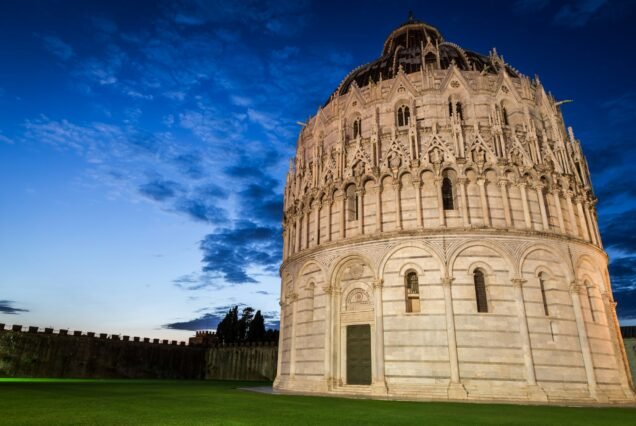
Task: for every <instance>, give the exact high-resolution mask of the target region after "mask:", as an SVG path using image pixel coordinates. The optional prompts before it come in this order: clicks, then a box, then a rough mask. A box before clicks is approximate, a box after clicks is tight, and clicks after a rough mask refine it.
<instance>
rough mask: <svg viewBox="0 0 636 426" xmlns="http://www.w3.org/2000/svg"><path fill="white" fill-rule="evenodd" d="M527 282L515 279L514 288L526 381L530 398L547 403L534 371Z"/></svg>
mask: <svg viewBox="0 0 636 426" xmlns="http://www.w3.org/2000/svg"><path fill="white" fill-rule="evenodd" d="M525 283H526V280H524V279H521V278H513V279H512V286H513V287H514V290H515V302H516V304H517V314H518V316H519V335H520V336H521V347H522V349H523V361H524V364H525V367H526V380H527V381H528V396H529V397H530V398H531V399H533V400H540V401H547V400H548V397H547V396H546V394H545V392H544V391H543V389H541V387H539V386H538V385H537V378H536V375H535V371H534V359H533V356H532V343H531V342H530V331H529V329H528V317H527V315H526V303H525V301H524V298H523V285H524V284H525Z"/></svg>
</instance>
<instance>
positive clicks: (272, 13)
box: [166, 0, 307, 35]
mask: <svg viewBox="0 0 636 426" xmlns="http://www.w3.org/2000/svg"><path fill="white" fill-rule="evenodd" d="M306 6H307V2H306V1H303V0H277V1H262V0H247V1H242V2H236V3H234V2H227V1H222V0H190V1H181V2H177V3H174V4H170V5H169V6H168V7H167V8H166V13H167V15H168V16H170V17H171V18H172V19H173V20H174V22H176V23H177V24H179V25H184V26H194V27H197V26H202V25H206V24H217V25H218V24H225V25H228V24H240V25H241V27H243V28H247V29H248V30H252V31H254V32H257V33H258V32H262V31H265V32H268V33H273V34H278V35H292V34H295V33H296V32H297V31H298V30H300V28H302V27H303V26H304V24H305V18H304V15H303V14H302V12H303V10H304V9H305V8H306Z"/></svg>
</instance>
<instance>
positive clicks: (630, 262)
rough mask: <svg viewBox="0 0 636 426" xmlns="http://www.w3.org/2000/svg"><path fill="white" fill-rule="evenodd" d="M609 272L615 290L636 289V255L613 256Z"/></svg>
mask: <svg viewBox="0 0 636 426" xmlns="http://www.w3.org/2000/svg"><path fill="white" fill-rule="evenodd" d="M609 272H610V276H611V277H612V289H613V290H614V291H619V292H625V291H636V255H630V256H625V257H618V258H613V259H612V260H611V262H610V264H609Z"/></svg>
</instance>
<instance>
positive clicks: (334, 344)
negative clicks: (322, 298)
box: [330, 287, 344, 387]
mask: <svg viewBox="0 0 636 426" xmlns="http://www.w3.org/2000/svg"><path fill="white" fill-rule="evenodd" d="M341 296H342V289H340V288H338V287H336V288H334V289H333V296H332V302H331V303H332V309H331V312H333V313H332V314H331V315H332V324H331V333H332V334H331V335H332V338H331V354H330V357H331V362H332V370H331V373H332V386H334V387H335V386H342V384H343V383H342V359H341V358H342V355H341V354H342V352H343V351H344V349H343V348H341V347H340V343H341V336H342V330H341V327H340V315H339V314H340V298H341ZM339 355H340V356H339Z"/></svg>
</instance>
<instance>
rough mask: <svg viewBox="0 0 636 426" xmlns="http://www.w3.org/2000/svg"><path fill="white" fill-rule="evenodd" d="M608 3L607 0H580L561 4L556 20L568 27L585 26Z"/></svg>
mask: <svg viewBox="0 0 636 426" xmlns="http://www.w3.org/2000/svg"><path fill="white" fill-rule="evenodd" d="M606 3H607V0H578V1H574V2H570V3H566V4H564V5H562V6H561V8H560V9H559V11H558V12H557V13H556V15H554V19H553V20H554V22H555V23H557V24H560V25H563V26H566V27H572V28H578V27H584V26H585V25H587V23H588V22H589V21H590V20H591V19H592V18H593V17H594V16H595V15H596V14H597V13H598V12H599V10H600V9H601V8H602V7H603V6H604V5H605V4H606Z"/></svg>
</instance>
